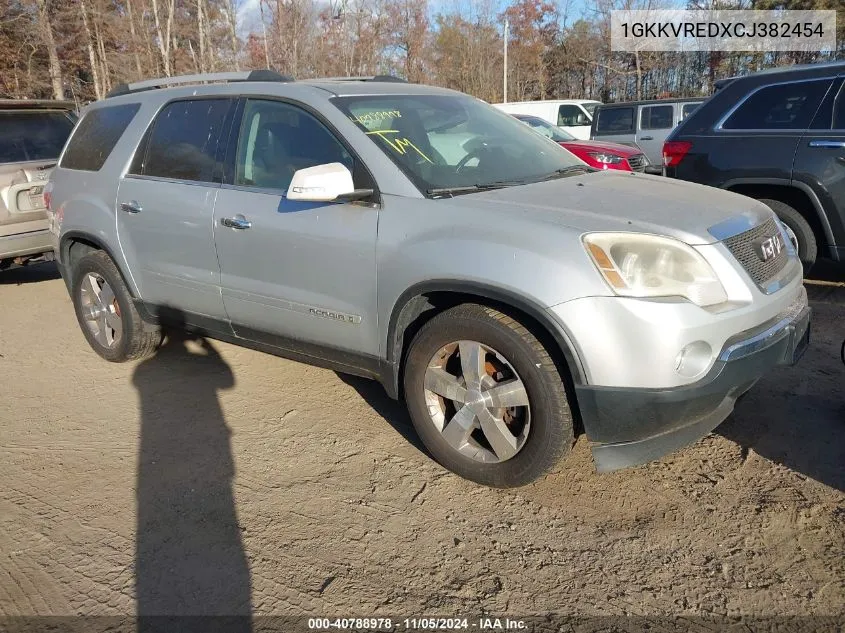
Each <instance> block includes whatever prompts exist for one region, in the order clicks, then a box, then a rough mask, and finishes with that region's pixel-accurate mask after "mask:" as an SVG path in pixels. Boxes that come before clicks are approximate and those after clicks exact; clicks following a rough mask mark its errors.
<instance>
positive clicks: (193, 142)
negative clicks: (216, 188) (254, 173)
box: [131, 99, 231, 182]
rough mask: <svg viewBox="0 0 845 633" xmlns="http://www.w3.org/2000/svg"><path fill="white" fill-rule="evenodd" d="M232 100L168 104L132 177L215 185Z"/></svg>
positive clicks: (138, 157) (143, 146) (145, 145)
mask: <svg viewBox="0 0 845 633" xmlns="http://www.w3.org/2000/svg"><path fill="white" fill-rule="evenodd" d="M230 105H231V100H230V99H197V100H193V101H174V102H173V103H169V104H167V105H166V106H165V107H164V108H163V109H162V111H161V112H160V113H159V115H158V116H157V117H156V119H155V121H154V122H153V126H152V129H151V130H150V131H149V132H148V135H147V137H146V138H145V140H144V142H143V143H142V147H141V148H139V150H138V151H139V153H141V155H140V156H136V157H135V160H134V161H133V164H132V169H131V173H133V174H139V175H143V176H158V177H161V178H174V179H176V180H193V181H198V182H212V180H213V179H214V175H215V171H216V167H217V164H218V155H217V145H218V142H219V140H220V134H221V131H222V129H223V121H224V120H225V119H226V114H227V112H228V111H229V106H230Z"/></svg>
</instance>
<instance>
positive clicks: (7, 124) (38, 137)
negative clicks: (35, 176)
mask: <svg viewBox="0 0 845 633" xmlns="http://www.w3.org/2000/svg"><path fill="white" fill-rule="evenodd" d="M72 129H73V120H72V119H71V118H70V117H69V116H68V114H67V113H65V112H62V111H59V110H50V111H44V110H42V111H37V110H7V111H0V164H2V163H22V162H26V161H35V160H55V159H56V158H58V157H59V154H61V152H62V148H63V147H64V146H65V141H67V137H68V136H70V132H71V130H72Z"/></svg>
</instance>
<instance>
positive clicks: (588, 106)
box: [581, 101, 601, 117]
mask: <svg viewBox="0 0 845 633" xmlns="http://www.w3.org/2000/svg"><path fill="white" fill-rule="evenodd" d="M600 105H601V104H600V103H599V102H598V101H593V102H592V103H582V104H581V107H582V108H584V109H585V110H586V111H587V114H589V115H590V117H593V116H594V115H595V112H596V108H598V107H599V106H600Z"/></svg>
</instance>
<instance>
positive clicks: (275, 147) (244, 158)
mask: <svg viewBox="0 0 845 633" xmlns="http://www.w3.org/2000/svg"><path fill="white" fill-rule="evenodd" d="M326 163H341V164H342V165H344V166H345V167H346V168H347V169H349V170H350V171H353V172H354V160H353V158H352V155H351V154H350V153H349V152H348V151H347V150H346V148H345V147H344V146H343V145H341V143H340V142H338V140H337V138H335V136H334V134H332V133H331V132H330V131H329V130H328V129H327V128H326V127H325V126H324V125H323V124H322V123H320V121H318V120H317V119H316V118H314V117H313V116H312V115H311V114H309V113H308V112H306V111H305V110H302V109H301V108H298V107H296V106H293V105H290V104H287V103H282V102H280V101H265V100H250V101H247V104H246V107H245V108H244V116H243V122H242V124H241V133H240V136H239V140H238V154H237V159H236V164H237V167H236V169H235V184H236V185H242V186H249V187H261V188H264V189H278V190H280V191H286V190H287V188H288V186H289V185H290V181H291V179H292V178H293V174H294V173H295V172H296V171H298V170H300V169H305V168H307V167H314V166H316V165H324V164H326Z"/></svg>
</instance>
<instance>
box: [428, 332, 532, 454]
mask: <svg viewBox="0 0 845 633" xmlns="http://www.w3.org/2000/svg"><path fill="white" fill-rule="evenodd" d="M424 389H425V402H426V407H427V409H428V413H429V416H430V418H431V422H432V424H434V426H435V427H436V428H437V430H438V431H439V432H440V434H441V436H442V437H443V439H444V440H446V442H447V443H448V444H449V445H450V446H451V447H452V448H453V449H455V450H456V451H458V452H459V453H461V454H462V455H464V456H466V457H469V458H471V459H473V460H475V461H479V462H484V463H497V462H504V461H507V460H509V459H511V458H512V457H513V456H514V455H516V454H517V453H518V452H519V451H520V450H521V449H522V448H523V447H524V446H525V442H526V440H527V439H528V433H529V431H530V427H531V410H530V405H529V401H528V393H527V392H526V390H525V385H524V383H523V382H522V379H521V378H520V377H519V375H518V374H517V372H516V370H515V369H514V367H513V365H511V363H510V362H509V361H508V360H507V359H506V358H505V357H504V356H502V354H500V353H499V352H497V351H496V350H494V349H493V348H492V347H490V346H488V345H484V344H482V343H479V342H477V341H456V342H453V343H449V344H448V345H444V346H443V347H442V348H440V350H438V351H437V353H436V354H434V356H433V357H432V358H431V360H430V361H429V363H428V366H427V368H426V371H425V385H424Z"/></svg>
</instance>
